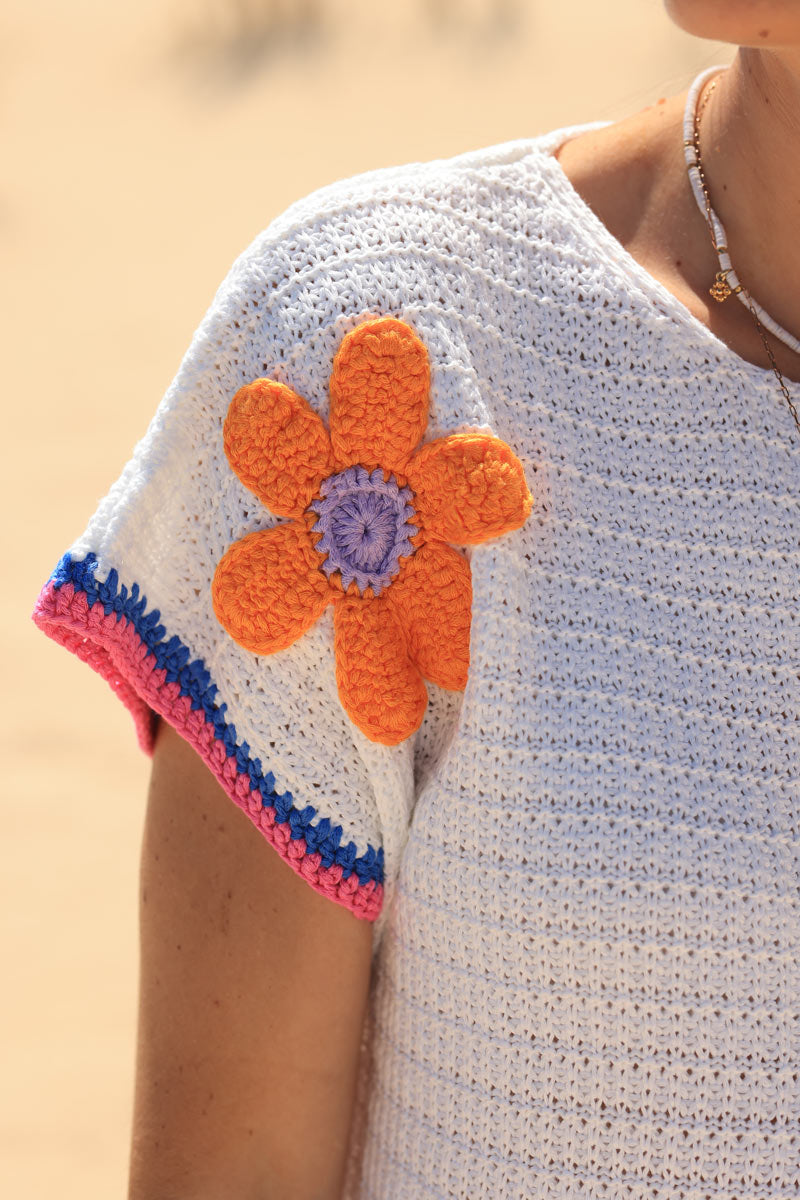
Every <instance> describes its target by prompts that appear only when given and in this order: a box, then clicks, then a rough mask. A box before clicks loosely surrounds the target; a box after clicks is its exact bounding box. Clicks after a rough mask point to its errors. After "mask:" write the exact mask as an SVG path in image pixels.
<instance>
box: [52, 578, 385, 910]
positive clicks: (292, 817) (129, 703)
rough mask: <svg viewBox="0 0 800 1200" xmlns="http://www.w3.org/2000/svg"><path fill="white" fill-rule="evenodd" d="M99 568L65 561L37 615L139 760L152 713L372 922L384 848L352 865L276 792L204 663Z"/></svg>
mask: <svg viewBox="0 0 800 1200" xmlns="http://www.w3.org/2000/svg"><path fill="white" fill-rule="evenodd" d="M97 565H98V562H97V558H96V556H95V555H94V554H89V555H87V556H86V558H85V559H82V560H76V559H73V558H71V556H70V555H68V554H66V555H64V557H63V558H62V559H61V561H60V562H59V564H58V566H57V567H56V570H55V571H54V572H53V575H52V576H51V578H50V580H49V581H48V583H47V584H46V585H45V587H44V588H43V589H42V592H41V595H40V596H39V599H38V601H37V603H36V607H35V609H34V611H33V620H34V622H35V623H36V625H37V626H38V627H39V629H41V630H42V631H43V632H44V633H46V634H47V635H48V636H49V637H51V638H52V639H53V640H54V641H56V642H58V643H59V644H60V645H62V646H64V647H65V648H66V649H68V650H71V651H72V652H73V653H74V654H77V656H78V657H79V658H80V659H82V660H83V661H84V662H86V663H88V664H89V666H91V667H92V668H93V669H94V670H95V671H97V672H98V674H100V675H102V676H103V678H104V679H106V681H107V682H108V683H109V684H110V686H111V688H112V689H113V691H114V692H116V694H117V695H118V696H119V698H120V700H121V701H122V702H123V704H125V706H126V707H127V708H128V710H129V711H130V713H131V715H132V717H133V720H134V723H135V725H136V732H137V736H138V740H139V745H140V746H141V748H142V749H143V750H144V751H145V753H147V754H152V752H153V742H154V736H155V724H156V723H155V720H154V718H153V713H157V714H159V715H160V716H161V717H163V718H164V719H165V720H167V721H169V723H170V724H171V725H173V726H174V727H175V729H176V730H177V731H178V733H180V734H181V736H182V737H183V738H185V739H186V741H188V742H189V743H190V745H192V746H194V748H195V749H196V750H197V752H198V753H199V755H200V757H201V758H202V760H203V762H205V764H206V766H208V768H209V769H210V770H211V772H212V773H213V774H214V776H215V777H216V779H217V780H218V781H219V783H220V784H221V786H222V788H223V789H224V791H225V792H226V794H227V795H228V796H229V797H230V799H231V800H233V802H234V803H235V804H237V805H238V806H239V808H241V809H242V810H243V812H245V814H246V815H247V816H248V817H249V818H250V820H251V821H252V822H253V824H254V825H256V826H257V827H258V828H259V829H260V831H261V833H262V834H263V835H264V837H266V839H267V841H268V842H269V843H270V844H271V845H272V846H273V847H274V848H275V850H277V852H278V853H279V854H280V856H281V858H282V859H283V860H284V861H285V862H286V863H288V865H289V866H290V867H291V868H292V870H293V871H295V872H296V873H297V874H298V875H301V876H302V877H303V878H304V879H305V880H306V881H307V882H308V883H309V884H310V885H311V886H312V887H313V888H314V890H315V891H317V892H320V893H321V894H322V895H324V896H327V897H328V898H329V899H330V900H333V901H335V902H336V903H337V904H341V905H343V906H344V907H345V908H347V909H349V910H350V911H351V912H352V913H353V914H354V915H355V916H356V917H360V918H362V919H364V920H368V921H374V920H375V919H376V918H377V917H378V915H379V914H380V911H381V907H382V903H383V849H382V848H379V849H378V850H377V851H376V850H375V849H374V848H373V847H372V846H368V847H367V851H366V853H365V854H363V855H361V856H360V857H357V854H356V847H355V845H354V843H353V842H349V843H345V844H344V845H342V844H341V839H342V829H341V827H340V826H336V825H334V824H333V823H332V822H331V821H330V820H329V819H328V818H322V819H320V818H319V817H318V814H317V812H316V810H315V809H314V808H313V807H312V806H310V805H309V806H306V807H305V808H303V809H298V808H296V807H295V804H294V799H293V797H292V795H291V793H290V792H284V793H280V792H278V791H277V790H276V787H275V777H274V776H273V774H272V772H263V771H262V767H261V763H260V761H259V760H258V759H253V758H251V756H250V748H249V746H248V745H247V743H246V742H242V743H241V744H239V743H238V742H237V737H236V730H235V728H234V726H233V725H232V724H231V723H230V722H229V721H226V720H225V716H224V714H225V709H226V705H225V704H221V705H217V704H216V703H215V702H214V697H215V695H216V693H217V687H216V685H215V684H213V683H212V682H211V677H210V675H209V673H208V671H207V670H206V669H205V666H204V664H203V662H202V660H200V659H194V660H191V661H190V659H191V655H190V651H189V649H188V647H187V646H185V645H184V644H183V643H182V642H181V640H180V639H179V638H178V637H175V636H173V637H169V638H168V637H167V632H166V630H165V628H164V627H163V626H162V625H160V624H159V621H160V613H159V612H158V610H152V611H151V612H150V613H147V612H146V598H145V597H144V596H141V595H140V592H139V588H138V585H137V584H133V587H132V588H131V589H130V590H128V588H127V587H126V586H125V585H124V584H123V585H122V586H118V578H119V577H118V574H117V572H116V571H115V570H113V569H112V570H111V571H110V572H109V574H108V577H107V579H106V581H105V583H98V582H97V580H96V579H95V571H96V569H97Z"/></svg>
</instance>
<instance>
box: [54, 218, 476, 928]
mask: <svg viewBox="0 0 800 1200" xmlns="http://www.w3.org/2000/svg"><path fill="white" fill-rule="evenodd" d="M268 233H269V231H268ZM287 254H288V251H286V250H285V249H284V241H283V239H282V238H280V237H276V236H275V235H274V234H273V235H272V236H267V235H262V236H261V238H260V239H257V241H256V242H255V243H254V244H253V245H252V246H251V247H250V248H249V249H248V250H247V251H246V252H245V253H244V255H242V256H241V257H240V259H238V260H237V262H236V263H235V264H234V266H233V268H232V269H231V271H230V273H229V275H228V277H227V278H226V279H225V281H224V282H223V284H222V286H221V287H220V289H219V291H218V292H217V295H216V297H215V299H214V301H213V303H212V305H211V308H210V309H209V311H208V313H207V314H206V316H205V318H204V320H203V322H202V324H201V326H200V327H199V329H198V330H197V332H196V334H195V336H194V338H193V340H192V343H191V345H190V347H189V350H188V352H187V354H186V355H185V357H184V359H183V362H182V363H181V366H180V368H179V371H178V373H177V376H176V378H175V379H174V381H173V383H172V385H171V386H170V388H169V389H168V391H167V393H166V395H165V396H164V398H163V400H162V402H161V404H160V405H159V407H158V409H157V411H156V413H155V415H154V417H153V420H152V421H151V423H150V425H149V428H148V429H147V432H146V434H145V436H144V437H143V438H142V440H141V441H140V442H139V443H138V444H137V445H136V447H135V448H134V450H133V453H132V457H131V458H130V461H129V462H128V463H127V465H126V466H125V468H124V470H123V472H122V474H121V476H120V478H119V479H118V480H117V482H116V483H115V484H114V485H113V486H112V487H111V489H110V491H109V492H108V494H107V496H106V497H105V498H104V499H103V500H102V502H101V503H100V505H99V507H98V509H97V511H96V512H95V514H94V516H93V517H92V518H91V520H90V521H89V523H88V525H87V528H86V530H85V531H84V533H83V534H82V535H81V536H80V537H79V538H78V539H77V540H76V541H75V542H74V544H73V545H72V546H71V547H70V548H69V550H68V551H67V552H66V553H65V554H64V555H63V557H61V559H60V561H59V562H58V564H57V566H56V567H55V569H54V571H53V573H52V575H51V576H50V578H49V579H48V581H47V582H46V584H45V586H44V587H43V589H42V591H41V594H40V596H39V598H38V601H37V603H36V607H35V611H34V614H33V617H34V620H35V622H36V623H37V625H38V626H39V627H40V628H41V629H42V630H43V631H44V632H45V633H46V634H47V635H49V636H50V637H51V638H53V639H54V640H55V641H56V642H59V643H60V644H61V645H62V646H65V647H66V648H67V649H69V650H71V651H73V652H74V653H75V654H76V655H77V656H78V657H79V658H80V659H82V660H83V661H84V662H86V663H88V664H89V665H90V666H91V667H93V668H94V670H96V671H97V672H99V673H100V674H101V675H103V676H104V677H105V679H106V680H107V681H108V683H109V684H110V685H111V687H112V689H113V691H114V692H115V693H116V695H117V696H118V697H119V699H120V700H121V701H122V702H123V703H124V704H125V705H126V706H127V708H128V709H129V710H130V713H131V715H132V717H133V720H134V723H135V727H136V731H137V734H138V739H139V744H140V746H141V747H142V749H143V750H144V751H145V752H146V753H148V754H150V753H152V748H153V742H154V735H155V729H156V725H157V718H156V715H158V716H160V717H162V718H163V719H165V720H167V721H169V722H170V723H171V724H172V725H173V726H174V727H175V728H176V729H177V730H178V731H179V732H180V734H181V735H182V736H183V737H184V738H185V739H186V740H187V741H189V742H190V743H191V744H192V745H193V746H194V747H195V748H196V750H197V752H198V753H199V754H200V755H201V757H202V759H203V760H204V762H205V763H206V764H207V765H208V767H209V768H210V769H211V770H212V772H213V773H214V775H215V776H216V778H217V779H218V781H219V782H220V784H221V785H222V787H223V789H224V790H225V792H226V793H227V795H228V796H229V797H230V798H231V800H233V802H234V803H236V804H237V805H239V807H240V808H242V810H243V811H244V812H245V813H246V814H247V815H248V817H249V818H250V820H251V821H252V822H253V824H254V825H255V826H257V828H258V829H259V831H260V832H261V834H262V835H263V836H264V837H265V838H266V839H267V840H268V841H269V842H270V843H271V845H272V846H273V847H274V848H275V849H276V850H277V852H278V853H279V854H280V855H281V856H282V858H284V860H285V861H286V862H288V863H289V865H290V866H291V867H292V868H293V869H294V870H295V871H296V872H298V873H299V874H300V875H302V876H303V877H304V878H305V879H306V880H307V881H308V883H309V884H310V885H311V886H312V887H313V888H315V889H316V890H318V891H319V892H321V893H323V894H324V895H326V896H328V897H329V898H330V899H331V900H333V901H335V902H337V903H339V904H342V905H344V906H346V907H347V908H348V909H350V910H351V911H352V912H353V913H354V914H355V915H356V916H358V917H360V918H364V919H367V920H374V919H375V918H376V917H377V916H378V915H379V913H380V911H381V908H382V904H383V900H384V885H385V883H386V876H387V874H390V873H391V872H393V871H394V869H395V867H396V863H397V861H398V859H399V855H400V851H401V848H402V844H403V841H404V838H405V833H406V830H407V825H408V821H409V818H410V814H411V811H412V808H413V804H414V775H415V771H414V756H415V745H416V743H417V740H418V735H417V733H414V734H412V735H411V736H408V737H405V738H403V739H402V740H400V741H398V742H397V743H396V744H393V745H387V744H384V743H381V742H380V741H375V740H373V739H372V738H371V737H370V736H369V735H368V733H365V732H363V730H362V729H361V728H359V726H358V725H357V724H355V723H354V722H353V720H352V719H351V717H350V715H348V712H347V711H345V709H344V707H343V706H342V702H341V699H340V695H339V688H338V686H337V670H336V655H335V652H334V642H335V629H334V613H333V608H334V605H333V604H332V603H326V602H325V601H327V600H328V599H330V598H331V596H332V594H333V593H332V592H329V591H328V590H327V589H329V587H330V588H332V586H333V585H332V584H330V583H329V578H328V576H326V575H325V574H324V573H322V572H320V571H319V569H318V564H319V562H320V561H321V560H322V558H323V556H322V554H321V553H320V552H318V551H316V550H315V549H314V545H313V543H314V541H315V540H318V535H309V534H308V531H307V529H306V528H305V526H303V517H302V512H301V509H302V508H303V506H304V503H305V500H307V499H308V496H307V495H306V493H309V494H310V493H311V492H313V491H314V490H315V489H314V488H313V487H310V486H307V485H309V484H310V483H311V482H312V481H310V480H309V479H308V478H305V479H304V478H303V477H302V471H303V463H302V462H301V459H302V452H303V449H304V445H303V431H301V436H300V438H299V440H298V439H297V438H295V440H294V444H295V450H296V452H297V457H296V459H295V461H294V462H288V461H287V460H286V459H285V457H283V458H282V457H281V455H282V454H283V446H282V445H281V444H280V441H279V440H278V441H274V440H273V441H270V439H269V438H266V440H265V438H264V432H263V429H261V430H259V419H258V417H259V414H258V413H255V414H251V416H252V417H253V420H252V421H251V423H250V424H249V425H248V426H247V428H245V425H246V421H244V418H243V421H244V424H242V422H240V427H239V430H238V441H237V443H236V453H237V454H238V455H239V458H238V460H237V469H238V474H237V472H236V471H235V470H234V469H233V468H232V466H231V457H232V454H233V452H232V451H231V446H230V444H227V445H226V435H225V428H226V426H225V422H226V418H227V416H228V414H229V411H230V410H231V403H232V400H233V398H234V397H235V396H236V395H237V393H240V392H241V389H243V388H245V389H247V386H248V385H250V384H252V382H253V381H254V380H257V379H268V380H271V381H273V383H272V384H270V386H271V387H273V391H272V393H269V394H267V396H266V399H267V402H268V404H267V409H268V408H269V400H270V395H271V396H272V397H273V399H274V409H273V418H274V415H275V412H277V411H278V410H279V409H280V406H281V404H282V403H283V402H284V400H285V399H286V397H291V396H296V397H297V398H298V399H299V400H301V401H302V405H303V406H305V408H304V409H303V414H304V415H305V416H306V417H307V418H308V420H307V424H308V426H309V428H311V429H312V430H313V432H315V433H317V434H320V435H324V438H327V433H326V432H325V430H326V422H327V416H328V414H327V407H328V385H329V375H330V369H331V358H332V354H333V352H334V349H335V345H336V343H337V342H338V340H339V339H340V337H341V333H342V329H341V328H340V327H338V326H337V324H336V321H335V320H332V321H331V322H330V323H329V324H324V325H321V324H320V314H319V310H318V309H315V306H314V303H313V298H308V297H306V298H305V299H304V300H303V302H302V304H301V303H300V301H299V299H298V296H299V288H300V287H301V286H302V285H301V284H298V263H297V260H296V258H294V256H292V261H291V262H290V261H289V260H288V258H287V257H286V255H287ZM300 265H302V264H300ZM265 386H266V385H265ZM251 391H252V389H251ZM267 391H269V389H267ZM244 394H247V393H246V391H245V393H244ZM261 415H262V416H263V418H264V420H266V421H269V419H270V413H269V412H268V411H267V410H266V409H265V410H264V412H263V413H262V414H261ZM279 415H280V414H279ZM284 415H285V414H284ZM294 416H295V418H296V421H297V420H301V417H298V416H297V414H294ZM291 420H292V414H289V421H290V423H291ZM296 421H295V424H296ZM273 424H274V420H273ZM294 432H295V433H296V432H297V430H296V429H295V431H294ZM307 432H308V431H307V430H305V433H307ZM248 437H249V438H250V441H248ZM259 437H260V438H261V442H260V444H259V442H258V439H259ZM321 440H322V437H321ZM234 441H236V434H235V435H234ZM323 444H324V443H323ZM260 456H263V458H261V457H260ZM248 464H249V466H248ZM332 465H333V464H332V463H328V462H327V461H326V463H325V468H324V471H322V473H323V474H326V473H327V474H330V473H331V471H330V470H329V469H328V468H329V467H332ZM312 466H313V463H312ZM248 469H249V470H250V475H248ZM259 472H260V473H259ZM317 474H319V472H317ZM270 480H271V483H270ZM316 482H318V480H317V481H316ZM304 489H305V490H304ZM281 490H282V491H283V494H284V501H285V503H284V504H283V506H282V505H281V503H280V497H279V496H278V493H279V492H280V491H281ZM317 490H318V489H317ZM287 497H288V499H287ZM270 503H272V507H270V506H269V505H270ZM265 535H266V536H265ZM303 535H305V537H304V540H303ZM248 537H249V538H250V539H251V540H252V539H254V540H255V550H256V553H255V554H252V555H249V556H248V554H247V552H246V549H245V551H244V552H242V550H241V547H242V546H245V548H246V547H247V545H248V542H247V539H248ZM301 543H302V544H301ZM237 547H238V548H239V549H238V551H237V550H236V549H235V548H237ZM237 555H238V557H237ZM223 562H226V563H227V564H228V568H229V569H228V570H227V571H226V572H225V573H224V575H222V574H220V564H221V563H223ZM304 572H305V573H304ZM215 578H217V580H218V581H219V580H220V579H221V580H222V582H221V584H220V586H219V587H218V590H217V594H216V597H215V594H214V582H215ZM237 586H238V591H237ZM248 606H249V608H248ZM221 617H222V618H223V619H222V620H221ZM237 618H238V619H239V622H240V623H239V626H238V627H237V626H236V621H237ZM223 620H225V621H227V627H226V624H224V623H223ZM248 629H249V631H250V634H251V636H250V637H249V638H248V636H247V633H248ZM254 630H255V632H254ZM361 653H362V654H363V653H364V648H363V647H362V651H361ZM348 661H349V663H350V666H349V669H350V670H351V671H352V670H354V669H355V663H354V660H353V655H352V654H351V655H350V657H349V660H348ZM356 686H357V683H356ZM377 698H378V700H380V697H377ZM453 699H454V697H449V696H445V695H442V696H441V697H439V703H438V706H437V704H436V702H433V703H432V704H431V705H430V707H429V708H428V710H427V712H426V714H425V717H424V721H423V724H424V725H425V730H424V731H420V733H419V736H420V737H421V738H423V739H424V746H423V750H422V753H423V757H424V755H426V754H428V753H429V748H430V744H431V743H432V741H435V740H436V737H437V736H439V734H437V733H436V730H435V729H433V728H429V726H430V725H431V723H432V722H433V723H434V724H435V721H436V716H435V714H436V712H440V713H442V712H447V711H449V712H450V713H451V714H452V712H453V711H454V710H453V705H452V700H453Z"/></svg>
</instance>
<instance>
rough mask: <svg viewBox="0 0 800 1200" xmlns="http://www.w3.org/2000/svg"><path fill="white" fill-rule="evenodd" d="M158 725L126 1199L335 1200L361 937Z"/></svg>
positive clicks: (366, 961)
mask: <svg viewBox="0 0 800 1200" xmlns="http://www.w3.org/2000/svg"><path fill="white" fill-rule="evenodd" d="M159 726H160V727H159V732H158V736H157V740H156V746H155V753H154V758H153V768H152V777H151V782H150V790H149V798H148V808H147V816H146V820H145V828H144V838H143V845H142V860H141V897H140V937H141V968H140V996H139V1029H138V1048H137V1062H136V1090H135V1101H134V1117H133V1140H132V1150H131V1175H130V1191H129V1200H273V1197H274V1198H278V1197H280V1198H282V1200H288V1198H289V1197H291V1200H306V1198H308V1200H311V1198H312V1197H313V1200H334V1198H338V1196H339V1193H340V1188H341V1181H342V1176H343V1170H344V1163H345V1153H346V1147H347V1137H348V1130H349V1124H350V1116H351V1112H352V1102H353V1095H354V1089H355V1079H356V1068H357V1059H358V1048H359V1043H360V1037H361V1029H362V1023H363V1018H364V1012H365V1006H366V999H367V993H368V987H369V973H370V964H371V947H372V927H371V925H370V924H369V923H368V922H366V921H362V920H358V919H357V918H356V917H354V916H353V915H352V914H351V913H349V912H348V911H347V910H346V909H344V908H342V907H340V906H339V905H337V904H334V903H333V902H331V901H330V900H327V899H326V898H325V897H324V896H321V895H319V894H318V893H316V892H315V891H313V890H312V888H311V887H309V885H308V884H307V883H305V882H304V881H303V880H302V879H300V878H299V877H298V876H297V875H296V874H295V873H294V872H293V871H292V870H291V868H290V867H288V866H287V865H286V863H284V862H283V861H282V859H281V858H280V857H279V856H278V854H277V853H276V852H275V851H274V850H273V849H272V847H271V846H269V845H268V844H267V842H266V841H265V840H264V838H263V837H262V836H261V835H260V834H259V832H258V831H257V830H256V829H255V828H253V826H252V824H251V822H250V820H249V819H248V818H247V817H246V816H245V814H244V813H243V812H241V811H240V810H239V809H238V808H237V807H236V806H235V805H234V804H233V802H232V801H231V800H230V799H229V798H228V797H227V796H226V795H225V793H224V792H223V791H222V789H221V787H220V786H219V784H218V783H217V781H216V780H215V779H214V777H213V776H212V774H211V772H210V771H209V770H208V768H207V767H206V766H205V765H204V763H203V762H202V761H201V760H200V758H199V756H198V755H197V754H196V752H195V751H194V750H193V749H192V748H191V747H190V746H189V745H188V743H186V742H185V741H184V740H183V739H182V738H181V737H180V736H179V735H178V734H177V733H176V732H175V731H174V730H173V729H172V728H171V726H169V725H167V724H166V723H165V722H164V721H161V722H160V723H159Z"/></svg>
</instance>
